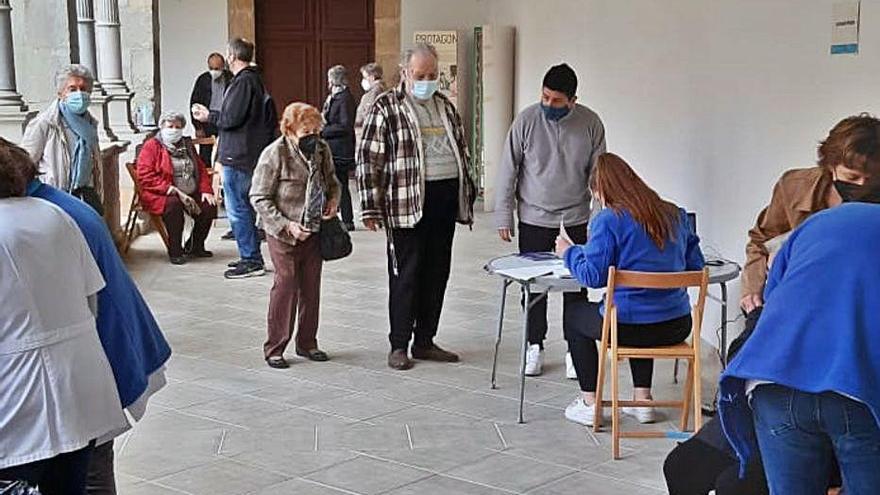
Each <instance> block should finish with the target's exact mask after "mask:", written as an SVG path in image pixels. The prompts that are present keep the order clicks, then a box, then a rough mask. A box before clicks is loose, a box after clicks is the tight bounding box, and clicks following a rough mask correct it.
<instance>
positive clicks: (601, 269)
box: [565, 208, 704, 324]
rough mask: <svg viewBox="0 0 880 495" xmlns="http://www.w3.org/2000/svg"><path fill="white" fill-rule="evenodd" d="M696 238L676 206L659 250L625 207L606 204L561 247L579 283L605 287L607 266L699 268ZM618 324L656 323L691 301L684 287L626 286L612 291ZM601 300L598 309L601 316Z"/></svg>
mask: <svg viewBox="0 0 880 495" xmlns="http://www.w3.org/2000/svg"><path fill="white" fill-rule="evenodd" d="M703 264H704V261H703V253H702V251H700V239H699V238H698V237H697V236H696V235H694V234H692V233H691V232H690V229H689V228H688V221H687V213H685V211H684V210H683V209H679V216H678V223H677V225H676V227H675V229H674V231H673V235H672V239H669V240H667V241H666V243H665V244H664V245H663V249H660V248H659V247H657V244H655V243H654V241H653V240H651V238H650V237H649V236H648V232H647V231H646V230H645V228H644V227H643V226H642V225H641V224H640V223H638V222H636V220H635V219H634V218H633V217H632V215H630V214H629V212H628V211H626V210H621V211H620V212H616V211H614V210H612V209H610V208H605V209H604V210H602V211H601V212H599V214H598V215H596V216H595V218H593V221H592V222H590V233H589V240H588V242H587V243H586V244H585V245H583V246H572V247H570V248H569V249H568V250H567V251H566V252H565V266H566V267H568V269H569V270H570V271H571V274H572V276H574V277H575V278H577V280H578V281H579V282H580V283H581V285H584V286H587V287H593V288H600V287H605V285H606V284H607V282H608V269H609V268H610V267H612V266H613V267H616V268H617V269H618V270H633V271H641V272H681V271H690V270H702V269H703ZM614 303H615V304H616V305H617V318H618V321H619V322H620V323H633V324H645V323H659V322H663V321H669V320H672V319H675V318H681V317H682V316H685V315H687V314H690V312H691V308H690V300H689V298H688V294H687V291H686V290H684V289H671V290H660V289H631V288H627V287H620V288H618V289H617V290H615V292H614ZM604 311H605V308H604V303H603V307H602V308H600V312H602V314H603V315H604Z"/></svg>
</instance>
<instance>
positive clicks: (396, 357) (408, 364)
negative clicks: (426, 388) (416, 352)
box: [388, 349, 413, 371]
mask: <svg viewBox="0 0 880 495" xmlns="http://www.w3.org/2000/svg"><path fill="white" fill-rule="evenodd" d="M388 367H389V368H391V369H395V370H399V371H404V370H408V369H410V368H412V367H413V362H412V359H410V358H409V356H407V355H406V349H395V350H393V351H391V352H389V353H388Z"/></svg>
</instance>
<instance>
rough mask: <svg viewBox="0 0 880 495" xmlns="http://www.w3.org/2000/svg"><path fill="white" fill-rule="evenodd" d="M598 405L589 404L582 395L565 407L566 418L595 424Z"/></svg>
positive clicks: (582, 423)
mask: <svg viewBox="0 0 880 495" xmlns="http://www.w3.org/2000/svg"><path fill="white" fill-rule="evenodd" d="M595 418H596V406H588V405H587V404H586V403H585V402H584V399H583V398H581V396H580V395H578V397H577V398H576V399H575V400H574V401H572V403H571V404H569V405H568V407H566V408H565V419H567V420H569V421H573V422H575V423H577V424H580V425H584V426H593V420H594V419H595Z"/></svg>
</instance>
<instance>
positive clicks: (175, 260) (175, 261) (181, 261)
mask: <svg viewBox="0 0 880 495" xmlns="http://www.w3.org/2000/svg"><path fill="white" fill-rule="evenodd" d="M170 260H171V264H172V265H185V264H186V258H185V257H183V256H172V257H171V258H170Z"/></svg>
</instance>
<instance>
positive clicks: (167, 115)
mask: <svg viewBox="0 0 880 495" xmlns="http://www.w3.org/2000/svg"><path fill="white" fill-rule="evenodd" d="M165 122H177V123H179V124H180V125H184V126H185V125H186V117H185V116H184V115H183V114H182V113H180V112H175V111H171V110H169V111H167V112H163V113H162V116H161V117H159V127H162V125H163V124H164V123H165Z"/></svg>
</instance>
